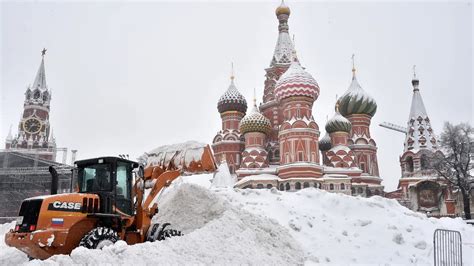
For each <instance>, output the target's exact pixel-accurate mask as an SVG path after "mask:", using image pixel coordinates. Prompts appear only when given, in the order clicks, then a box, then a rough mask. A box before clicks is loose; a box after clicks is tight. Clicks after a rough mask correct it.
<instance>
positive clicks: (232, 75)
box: [230, 62, 235, 81]
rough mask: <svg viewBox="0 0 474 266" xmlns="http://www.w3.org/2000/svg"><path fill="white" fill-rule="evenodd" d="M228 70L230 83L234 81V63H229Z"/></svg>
mask: <svg viewBox="0 0 474 266" xmlns="http://www.w3.org/2000/svg"><path fill="white" fill-rule="evenodd" d="M230 69H231V70H230V79H231V80H232V81H234V79H235V74H234V62H231V63H230Z"/></svg>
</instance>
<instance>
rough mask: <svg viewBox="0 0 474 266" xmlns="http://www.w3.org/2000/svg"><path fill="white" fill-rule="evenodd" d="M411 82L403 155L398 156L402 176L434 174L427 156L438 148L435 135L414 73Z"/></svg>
mask: <svg viewBox="0 0 474 266" xmlns="http://www.w3.org/2000/svg"><path fill="white" fill-rule="evenodd" d="M411 84H412V85H413V96H412V100H411V108H410V115H409V117H408V122H407V134H406V137H405V143H404V150H403V155H402V156H401V157H400V166H401V168H402V178H403V177H415V176H418V177H421V176H429V175H434V171H433V170H432V169H430V167H429V163H428V161H429V159H428V158H429V157H430V156H431V154H432V153H434V152H436V151H437V150H438V146H437V145H438V144H437V140H436V136H435V134H434V132H433V128H432V127H431V122H430V118H429V117H428V113H427V112H426V109H425V105H424V103H423V99H422V98H421V93H420V89H419V87H418V86H419V84H420V81H419V80H418V78H417V77H416V75H414V77H413V79H412V81H411Z"/></svg>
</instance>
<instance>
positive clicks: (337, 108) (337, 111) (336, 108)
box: [335, 94, 340, 113]
mask: <svg viewBox="0 0 474 266" xmlns="http://www.w3.org/2000/svg"><path fill="white" fill-rule="evenodd" d="M339 104H340V103H339V99H338V97H337V94H336V106H335V110H336V113H339Z"/></svg>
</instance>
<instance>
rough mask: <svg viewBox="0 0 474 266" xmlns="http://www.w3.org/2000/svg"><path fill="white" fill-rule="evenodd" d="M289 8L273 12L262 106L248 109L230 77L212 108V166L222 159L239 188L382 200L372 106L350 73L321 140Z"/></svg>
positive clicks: (314, 93)
mask: <svg viewBox="0 0 474 266" xmlns="http://www.w3.org/2000/svg"><path fill="white" fill-rule="evenodd" d="M290 13H291V12H290V8H289V7H288V6H286V5H285V4H284V2H282V3H281V5H280V6H279V7H278V8H277V9H276V11H275V14H276V17H277V19H278V23H279V24H278V31H279V34H278V39H277V44H276V47H275V51H274V53H273V57H272V59H271V63H270V66H269V67H268V68H267V69H265V71H266V75H265V82H264V94H263V102H262V103H261V104H260V105H259V106H257V103H256V100H255V99H254V102H253V104H252V106H251V107H250V109H251V111H249V112H247V111H248V105H247V101H246V99H245V98H244V97H243V96H242V94H241V93H240V92H239V91H238V89H237V87H236V85H235V81H234V76H233V75H232V76H231V81H230V85H229V87H228V89H227V91H226V92H225V93H224V94H223V95H222V96H221V97H220V99H219V101H218V103H217V109H218V111H219V113H220V116H221V119H222V128H221V130H220V131H219V132H218V133H217V135H216V136H215V137H214V140H213V145H212V147H213V149H214V155H215V157H216V160H217V161H218V162H221V161H226V162H227V164H228V166H229V170H230V172H231V173H233V174H235V175H236V176H237V183H236V185H235V186H236V187H239V188H273V187H275V188H277V189H279V190H288V191H294V190H299V189H302V188H306V187H316V188H320V189H324V190H329V191H334V192H340V193H344V194H349V195H361V196H371V195H382V194H383V186H382V185H381V182H382V179H381V178H380V176H379V170H378V164H377V146H376V142H375V140H374V139H373V138H372V137H371V134H370V122H371V119H372V117H373V116H374V115H375V113H376V111H377V103H376V102H375V100H374V99H373V98H372V97H371V96H370V95H369V94H368V93H367V92H365V91H364V89H362V87H361V86H360V84H359V83H358V81H357V78H356V71H355V69H354V68H353V69H352V73H353V75H352V81H351V82H350V86H349V88H348V90H347V91H346V92H345V93H344V94H343V95H342V96H341V97H340V98H339V99H338V100H337V102H336V103H335V108H334V110H335V111H334V115H333V117H332V118H331V119H329V120H328V121H327V123H326V124H325V126H324V128H325V131H326V132H327V133H326V134H325V135H324V136H321V130H320V126H319V125H318V123H317V122H316V121H315V120H314V117H313V115H312V109H313V104H314V103H315V102H316V100H317V99H318V96H319V93H320V87H319V85H318V82H317V81H316V80H315V79H314V77H313V76H312V75H311V74H310V73H309V72H308V71H306V70H305V68H304V67H303V66H302V65H301V63H300V60H299V59H298V56H297V53H296V50H295V47H294V44H293V41H292V40H291V38H290V34H289V26H288V19H289V17H290Z"/></svg>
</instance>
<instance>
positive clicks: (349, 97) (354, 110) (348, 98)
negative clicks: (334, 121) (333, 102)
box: [339, 76, 377, 116]
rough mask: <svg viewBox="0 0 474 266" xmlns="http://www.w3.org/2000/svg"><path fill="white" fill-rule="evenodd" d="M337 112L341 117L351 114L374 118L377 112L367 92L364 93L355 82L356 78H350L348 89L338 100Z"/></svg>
mask: <svg viewBox="0 0 474 266" xmlns="http://www.w3.org/2000/svg"><path fill="white" fill-rule="evenodd" d="M339 102H340V103H341V104H340V105H339V111H340V112H341V114H342V115H343V116H349V115H352V114H366V115H370V116H374V114H375V112H376V111H377V103H376V102H375V100H374V98H372V97H371V96H370V95H369V94H368V93H367V92H365V91H364V90H363V89H362V87H361V86H360V84H359V82H357V79H356V77H355V76H354V77H353V78H352V82H351V85H350V86H349V89H347V91H346V92H345V93H344V94H343V95H342V96H341V97H340V98H339Z"/></svg>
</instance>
